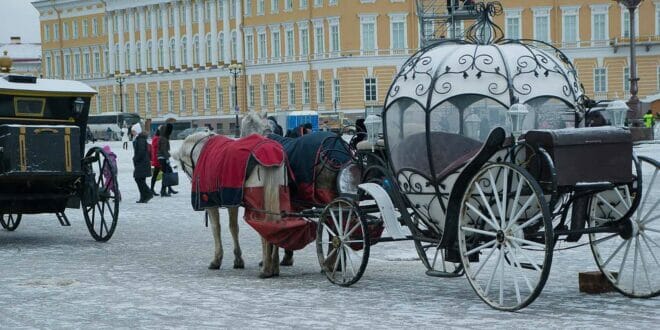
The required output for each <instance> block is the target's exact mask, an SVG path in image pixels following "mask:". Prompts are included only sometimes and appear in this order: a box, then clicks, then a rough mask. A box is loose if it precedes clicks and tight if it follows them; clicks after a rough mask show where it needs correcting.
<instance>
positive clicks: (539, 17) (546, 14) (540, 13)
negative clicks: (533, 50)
mask: <svg viewBox="0 0 660 330" xmlns="http://www.w3.org/2000/svg"><path fill="white" fill-rule="evenodd" d="M532 10H534V39H536V40H540V41H545V42H550V8H541V9H535V8H534V9H532Z"/></svg>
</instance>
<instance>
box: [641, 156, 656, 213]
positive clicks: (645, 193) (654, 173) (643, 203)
mask: <svg viewBox="0 0 660 330" xmlns="http://www.w3.org/2000/svg"><path fill="white" fill-rule="evenodd" d="M657 177H658V168H656V169H655V172H653V177H652V178H651V182H650V183H649V184H648V185H647V187H649V189H647V191H642V195H644V196H643V198H642V202H641V203H640V204H639V209H638V210H637V212H638V213H637V220H639V217H641V214H642V211H643V209H644V205H646V200H647V199H648V198H649V195H651V194H649V193H648V192H649V191H648V190H650V189H651V188H653V184H654V183H655V179H656V178H657ZM657 205H658V203H655V206H657ZM655 206H654V207H652V208H651V210H654V209H655ZM642 222H643V221H642Z"/></svg>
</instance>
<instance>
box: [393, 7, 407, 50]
mask: <svg viewBox="0 0 660 330" xmlns="http://www.w3.org/2000/svg"><path fill="white" fill-rule="evenodd" d="M390 45H391V46H390V47H391V48H392V49H396V50H402V49H406V48H408V45H407V43H406V16H405V15H390Z"/></svg>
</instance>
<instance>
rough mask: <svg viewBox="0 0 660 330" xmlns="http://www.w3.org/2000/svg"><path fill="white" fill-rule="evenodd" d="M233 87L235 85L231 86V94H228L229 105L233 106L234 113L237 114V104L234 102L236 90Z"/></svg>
mask: <svg viewBox="0 0 660 330" xmlns="http://www.w3.org/2000/svg"><path fill="white" fill-rule="evenodd" d="M235 86H236V85H231V94H229V96H230V98H231V100H230V101H231V105H232V106H234V111H236V112H238V102H236V93H237V92H238V90H237V88H235Z"/></svg>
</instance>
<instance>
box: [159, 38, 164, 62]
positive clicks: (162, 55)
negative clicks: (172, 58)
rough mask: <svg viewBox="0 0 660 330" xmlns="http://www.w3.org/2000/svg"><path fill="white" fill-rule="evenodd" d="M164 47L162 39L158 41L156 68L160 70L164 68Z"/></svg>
mask: <svg viewBox="0 0 660 330" xmlns="http://www.w3.org/2000/svg"><path fill="white" fill-rule="evenodd" d="M164 46H165V45H163V39H160V40H158V67H159V68H162V67H163V66H165V48H164Z"/></svg>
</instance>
